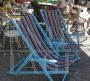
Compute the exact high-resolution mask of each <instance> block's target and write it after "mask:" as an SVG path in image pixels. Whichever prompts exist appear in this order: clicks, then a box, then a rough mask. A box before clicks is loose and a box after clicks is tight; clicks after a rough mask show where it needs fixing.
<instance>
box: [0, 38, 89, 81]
mask: <svg viewBox="0 0 90 81" xmlns="http://www.w3.org/2000/svg"><path fill="white" fill-rule="evenodd" d="M89 40H90V38H88V39H87V41H85V42H83V44H84V47H83V46H81V47H80V48H81V49H80V51H81V52H80V58H81V59H80V61H78V62H76V63H75V64H74V65H72V67H71V68H70V73H69V75H68V77H67V80H66V81H90V57H89V56H90V46H89V43H90V42H89ZM87 42H88V43H87ZM86 44H87V45H88V46H87V45H86ZM15 45H16V44H15ZM8 46H9V43H7V46H6V48H7V49H9V48H8ZM20 50H21V49H20ZM86 50H87V51H86ZM84 51H85V52H84ZM13 53H14V52H13ZM14 54H15V58H16V60H17V61H18V60H20V59H21V58H22V56H23V55H22V54H26V53H20V54H21V55H19V54H17V52H15V53H14ZM20 56H21V57H20ZM9 58H10V52H9V51H8V53H4V52H3V51H2V50H0V81H48V80H47V78H46V77H45V76H44V75H21V76H11V75H8V74H7V71H8V70H9V69H10V66H9V65H10V60H9ZM60 76H61V75H56V76H54V79H55V81H61V79H60Z"/></svg>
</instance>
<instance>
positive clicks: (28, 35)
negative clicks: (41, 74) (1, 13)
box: [13, 14, 67, 70]
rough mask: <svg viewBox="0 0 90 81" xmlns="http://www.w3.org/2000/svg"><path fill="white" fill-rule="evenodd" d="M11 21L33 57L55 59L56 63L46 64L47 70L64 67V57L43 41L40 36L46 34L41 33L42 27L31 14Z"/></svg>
mask: <svg viewBox="0 0 90 81" xmlns="http://www.w3.org/2000/svg"><path fill="white" fill-rule="evenodd" d="M13 23H14V25H15V27H16V28H17V30H18V31H19V33H20V35H21V36H22V38H23V40H24V41H25V42H26V44H27V46H28V48H29V49H30V52H31V53H32V54H33V56H34V57H36V58H47V59H51V60H57V61H58V62H57V63H55V64H53V65H51V64H48V65H47V68H48V69H49V70H55V68H58V69H61V68H64V69H65V66H67V65H65V63H66V61H64V60H66V59H64V60H63V59H62V58H61V57H60V56H57V54H56V53H54V52H53V51H52V50H51V48H49V46H48V45H47V44H46V43H45V42H44V40H43V38H42V36H43V37H45V36H46V35H45V33H44V32H43V33H42V31H41V30H42V29H40V28H41V26H40V24H39V23H38V21H37V20H36V18H35V16H34V15H33V14H32V15H29V16H24V17H22V18H20V19H18V20H16V21H15V20H13ZM41 35H42V36H41ZM48 40H49V39H48Z"/></svg>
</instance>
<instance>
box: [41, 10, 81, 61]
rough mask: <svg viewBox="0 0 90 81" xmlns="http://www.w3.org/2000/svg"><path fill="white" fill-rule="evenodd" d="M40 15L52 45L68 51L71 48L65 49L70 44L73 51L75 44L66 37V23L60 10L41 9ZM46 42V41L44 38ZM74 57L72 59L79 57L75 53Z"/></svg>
mask: <svg viewBox="0 0 90 81" xmlns="http://www.w3.org/2000/svg"><path fill="white" fill-rule="evenodd" d="M41 15H42V18H43V21H44V23H45V26H46V34H47V36H48V37H49V39H50V40H51V42H52V45H54V46H55V47H56V46H57V47H58V48H59V49H58V50H64V51H63V52H66V51H65V50H69V51H70V49H71V48H70V49H69V48H68V49H67V47H68V46H72V47H73V50H74V53H75V49H76V48H75V46H74V45H75V44H74V43H73V42H72V41H71V40H70V38H69V37H68V33H67V27H66V23H65V22H64V20H63V17H62V16H61V14H60V12H59V11H58V10H41ZM61 22H62V23H61ZM52 40H54V41H52ZM46 42H48V41H47V40H46ZM74 53H73V54H74ZM71 55H72V54H71ZM75 57H76V59H74V61H75V60H79V59H80V58H79V56H78V55H76V54H75Z"/></svg>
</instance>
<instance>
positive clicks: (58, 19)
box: [40, 9, 67, 40]
mask: <svg viewBox="0 0 90 81" xmlns="http://www.w3.org/2000/svg"><path fill="white" fill-rule="evenodd" d="M40 11H41V14H42V18H43V21H44V23H45V25H46V27H47V29H48V30H49V35H50V37H51V38H56V39H60V38H64V39H65V40H67V38H66V36H67V35H65V32H66V31H65V30H66V24H65V22H64V20H63V18H62V16H61V13H60V12H59V10H43V9H42V10H40Z"/></svg>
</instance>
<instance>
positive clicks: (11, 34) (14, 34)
mask: <svg viewBox="0 0 90 81" xmlns="http://www.w3.org/2000/svg"><path fill="white" fill-rule="evenodd" d="M5 36H7V37H9V38H10V50H11V52H10V68H12V67H13V66H14V54H13V38H14V37H18V36H19V33H18V32H17V31H16V30H9V31H7V32H5Z"/></svg>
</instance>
